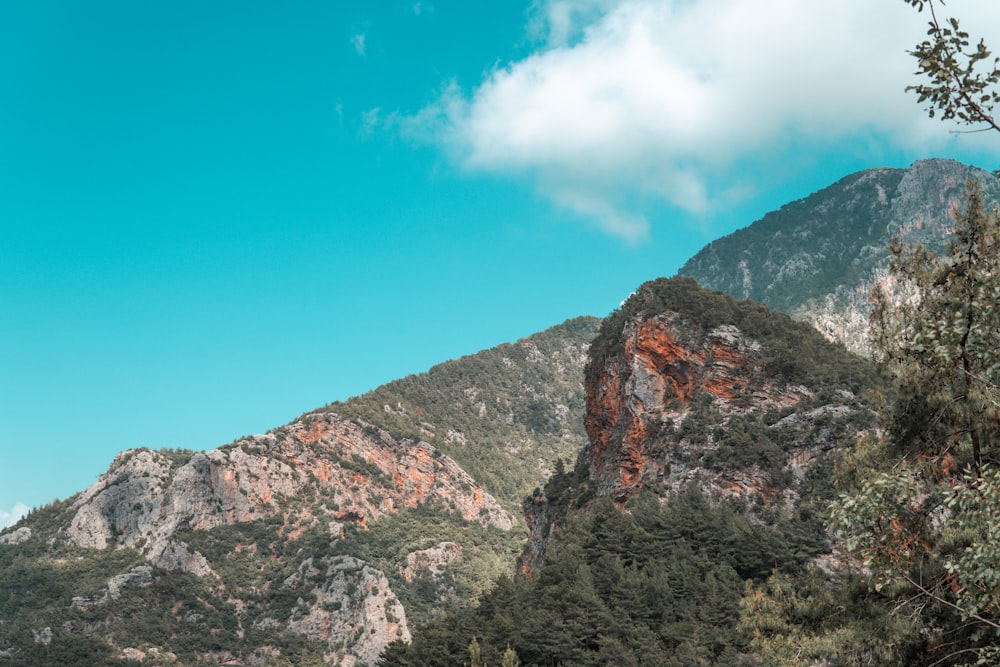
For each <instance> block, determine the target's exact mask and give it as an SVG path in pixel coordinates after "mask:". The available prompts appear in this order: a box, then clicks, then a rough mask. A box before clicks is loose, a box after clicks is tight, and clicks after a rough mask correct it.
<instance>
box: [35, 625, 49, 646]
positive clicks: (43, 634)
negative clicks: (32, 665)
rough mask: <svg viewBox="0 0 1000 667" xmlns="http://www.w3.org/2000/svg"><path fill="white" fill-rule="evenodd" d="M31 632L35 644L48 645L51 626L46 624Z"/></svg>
mask: <svg viewBox="0 0 1000 667" xmlns="http://www.w3.org/2000/svg"><path fill="white" fill-rule="evenodd" d="M31 634H32V635H33V636H34V638H35V643H36V644H42V645H43V646H48V645H49V644H51V643H52V628H50V627H48V626H46V627H44V628H42V629H41V630H32V631H31Z"/></svg>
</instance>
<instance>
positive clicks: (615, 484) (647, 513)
mask: <svg viewBox="0 0 1000 667" xmlns="http://www.w3.org/2000/svg"><path fill="white" fill-rule="evenodd" d="M585 386H586V395H587V417H586V426H587V432H588V436H589V444H588V445H587V447H586V448H585V449H584V450H583V451H581V454H580V457H579V459H578V462H577V465H576V467H575V469H573V470H569V471H567V470H561V471H557V473H556V474H555V475H553V477H552V478H551V479H550V480H549V482H548V483H547V484H546V486H545V488H544V490H540V491H539V492H537V493H535V494H534V495H533V497H532V498H531V500H530V501H529V502H528V503H527V504H526V508H525V509H526V513H527V515H528V521H529V526H530V529H531V532H530V538H529V542H528V545H527V548H526V550H525V553H524V554H523V555H522V559H521V564H522V570H524V571H527V572H530V573H532V575H533V576H529V577H522V578H518V579H514V580H502V581H501V583H500V585H499V586H498V587H497V588H495V589H494V590H493V591H491V592H490V593H489V594H487V595H486V596H484V598H483V601H482V604H480V605H479V606H478V607H477V608H476V609H474V610H472V611H470V612H467V613H462V614H456V615H449V616H447V617H446V618H444V619H442V620H439V621H432V622H431V623H430V624H429V625H424V626H420V627H419V629H417V630H416V631H415V633H414V637H413V642H412V644H410V645H404V644H403V643H401V642H398V643H394V644H392V645H391V647H390V648H389V650H388V651H387V653H386V654H385V656H384V657H383V660H382V662H381V663H380V664H382V665H384V666H385V667H402V666H404V665H429V664H433V665H455V666H456V667H457V666H458V665H461V664H464V663H465V662H466V661H467V660H468V657H469V650H468V645H469V642H470V641H471V638H472V637H477V638H478V643H479V646H480V650H481V652H482V656H483V659H484V662H485V663H486V664H496V663H498V662H499V661H500V659H501V656H502V654H503V652H504V650H505V647H506V646H507V645H510V646H511V648H512V650H513V651H515V652H516V653H517V655H518V656H519V658H520V660H521V661H522V663H523V664H526V665H553V664H572V665H594V666H597V665H610V664H613V665H658V666H659V665H670V666H673V665H676V666H678V667H680V666H682V665H683V666H685V667H690V666H692V665H706V666H707V665H732V666H734V667H735V666H736V665H747V664H753V663H752V659H751V658H750V656H749V645H748V644H747V642H746V638H745V637H743V636H742V635H741V634H740V633H739V631H738V629H737V627H736V625H737V620H738V618H739V605H740V597H741V595H742V594H743V592H744V587H745V585H746V583H745V582H746V581H747V580H750V581H752V582H762V581H764V580H765V579H766V578H767V577H769V576H770V575H771V574H772V573H774V572H781V573H799V572H802V571H803V570H805V569H806V568H807V567H809V566H810V564H811V563H813V562H822V561H823V560H824V559H828V558H830V549H831V540H830V539H829V537H828V536H827V535H826V534H825V533H824V529H823V516H824V513H825V509H826V505H827V503H828V502H829V499H830V497H831V494H832V491H831V488H830V469H831V467H832V465H833V460H834V457H835V456H837V453H838V452H839V451H840V450H842V449H843V448H846V447H850V446H851V444H852V443H853V442H854V440H855V439H856V438H857V437H859V435H860V434H862V433H864V432H865V431H866V430H868V429H870V428H871V427H872V425H873V411H872V407H871V401H872V390H873V389H876V388H877V387H878V386H879V380H878V377H877V375H876V373H875V371H874V369H873V367H872V366H871V364H870V363H869V362H868V361H866V360H865V359H863V358H861V357H857V356H854V355H852V354H850V353H848V352H847V351H846V350H844V348H843V347H842V346H840V345H836V344H833V343H830V342H828V341H826V340H825V339H824V338H823V337H822V336H821V335H820V334H819V333H818V332H816V331H815V330H814V329H812V328H811V327H809V326H808V325H806V324H804V323H801V322H796V321H794V320H792V319H791V318H789V317H788V316H786V315H783V314H780V313H776V312H774V311H770V310H768V309H767V308H766V307H764V306H762V305H760V304H757V303H754V302H749V301H736V300H734V299H733V298H732V297H729V296H727V295H724V294H721V293H717V292H716V293H713V292H709V291H707V290H705V289H703V288H701V287H700V286H698V285H697V284H696V283H695V282H694V281H693V280H691V279H688V278H672V279H669V280H666V279H659V280H656V281H651V282H649V283H646V284H644V285H642V286H641V287H640V288H639V289H638V290H636V292H635V293H634V294H633V295H632V296H631V297H629V299H628V300H627V301H626V302H625V303H624V304H623V306H622V308H621V310H619V311H618V312H616V313H614V314H613V315H612V316H610V317H608V318H607V319H605V321H604V322H603V323H602V326H601V330H600V333H599V334H598V336H597V337H596V338H595V340H594V342H593V344H592V345H591V348H590V353H589V362H588V365H587V371H586V380H585Z"/></svg>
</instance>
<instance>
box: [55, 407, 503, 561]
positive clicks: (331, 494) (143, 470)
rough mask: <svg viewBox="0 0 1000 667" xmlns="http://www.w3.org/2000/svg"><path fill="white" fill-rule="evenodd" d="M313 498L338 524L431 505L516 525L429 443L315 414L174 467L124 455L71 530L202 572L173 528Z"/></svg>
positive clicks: (230, 519)
mask: <svg viewBox="0 0 1000 667" xmlns="http://www.w3.org/2000/svg"><path fill="white" fill-rule="evenodd" d="M175 466H176V467H175ZM312 496H322V497H324V498H329V499H330V500H331V503H330V504H331V505H333V506H338V507H340V508H341V509H339V510H337V511H336V512H333V511H331V515H332V516H331V517H330V518H331V519H333V520H336V521H338V522H343V521H345V520H346V521H353V522H355V523H362V524H364V523H366V522H367V521H368V520H369V519H377V518H379V517H382V516H385V515H386V514H390V513H393V512H395V511H396V510H397V509H399V508H401V507H416V506H417V505H423V504H427V505H431V506H433V507H437V508H440V509H442V510H446V511H453V512H456V513H458V514H460V515H461V516H462V518H464V519H467V520H469V521H478V522H480V523H482V524H484V525H491V526H494V527H496V528H499V529H501V530H509V529H511V528H512V527H513V526H514V519H513V517H511V516H510V514H508V513H507V512H506V511H504V510H503V508H502V507H501V506H500V504H499V503H498V502H497V501H496V499H494V498H493V496H491V495H490V494H488V493H486V492H485V491H484V490H483V489H482V488H481V487H480V486H478V485H477V484H476V483H475V480H473V479H472V477H470V476H469V474H468V473H466V472H465V471H464V470H462V469H461V468H460V467H459V466H458V464H456V463H455V462H454V461H453V460H451V459H450V458H449V457H447V456H444V455H442V454H440V453H438V452H437V451H436V450H435V449H434V447H432V446H431V445H429V444H427V443H424V442H412V441H409V440H402V441H397V440H395V439H393V438H392V437H391V436H389V435H388V434H387V433H386V432H385V431H382V430H379V429H377V428H375V427H372V426H359V425H358V424H355V423H353V422H350V421H344V420H341V419H340V418H339V417H338V416H337V415H335V414H332V413H313V414H309V415H305V416H304V417H302V418H301V419H299V420H297V421H295V422H293V423H292V424H290V425H288V426H286V427H283V428H281V429H278V430H277V431H275V432H273V433H269V434H267V435H262V436H252V437H249V438H245V439H243V440H239V441H237V442H236V443H234V444H233V445H232V446H228V447H225V448H220V449H217V450H212V451H209V452H199V453H195V454H193V455H191V456H190V458H189V459H188V460H187V461H186V462H184V463H183V464H179V465H177V464H175V463H173V462H172V461H171V460H170V459H169V458H168V457H167V456H165V455H163V454H161V453H159V452H153V451H148V450H129V451H126V452H123V453H121V454H119V455H118V456H117V457H115V460H114V462H113V463H112V465H111V467H110V468H109V470H108V472H107V473H105V474H104V475H102V477H101V479H100V480H99V481H98V482H97V483H96V484H95V485H94V486H92V487H91V488H89V489H88V490H87V491H85V492H84V493H83V494H81V495H80V497H79V498H78V499H77V500H76V501H75V503H74V504H73V508H74V509H75V510H76V511H75V514H74V516H73V520H72V523H71V525H70V527H69V530H68V531H67V532H68V536H69V539H70V540H71V542H72V543H74V544H76V545H78V546H81V547H89V548H96V549H103V548H105V547H107V546H108V545H109V544H116V545H123V546H129V547H134V548H138V549H140V550H142V551H143V552H144V553H146V554H147V555H148V556H149V558H150V561H151V562H152V563H153V564H155V565H157V566H159V567H162V568H165V569H175V568H180V569H184V570H186V571H189V572H192V573H194V574H198V575H199V576H204V575H206V574H208V573H209V572H210V571H211V570H210V568H209V567H208V564H207V562H204V559H203V558H201V557H200V556H199V555H198V554H194V553H190V552H189V551H188V550H187V549H186V548H185V547H184V546H183V545H180V544H179V543H177V542H176V541H174V540H173V536H174V534H175V533H176V532H177V531H178V530H182V529H184V530H187V529H190V530H208V529H211V528H214V527H216V526H222V525H229V524H234V523H244V522H248V521H254V520H257V519H262V518H265V517H267V516H271V515H273V514H276V513H278V512H280V511H281V509H282V503H283V501H285V500H287V499H289V498H293V497H299V498H301V497H312Z"/></svg>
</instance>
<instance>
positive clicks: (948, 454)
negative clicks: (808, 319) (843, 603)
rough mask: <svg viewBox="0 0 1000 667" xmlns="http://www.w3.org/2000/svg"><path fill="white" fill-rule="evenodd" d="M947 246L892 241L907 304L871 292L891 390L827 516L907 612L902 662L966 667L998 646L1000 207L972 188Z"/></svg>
mask: <svg viewBox="0 0 1000 667" xmlns="http://www.w3.org/2000/svg"><path fill="white" fill-rule="evenodd" d="M948 250H949V252H948V254H946V255H937V254H936V253H933V252H930V251H929V250H927V249H926V248H924V247H922V246H911V247H903V246H902V245H901V244H898V243H896V244H894V245H893V247H892V253H893V262H892V270H893V274H894V276H895V278H896V280H897V283H898V285H899V291H900V294H901V295H902V298H899V299H898V300H897V301H896V302H895V303H894V302H893V301H892V300H891V299H890V298H889V297H888V296H887V295H886V294H885V293H884V292H882V291H881V290H876V291H875V293H874V303H875V308H874V310H873V314H872V341H873V344H874V346H875V349H876V352H877V357H878V359H879V360H880V361H881V363H882V365H883V367H884V368H885V369H886V371H887V373H888V374H889V375H890V377H891V378H892V379H893V381H894V385H895V389H896V390H895V392H894V393H893V394H892V396H891V397H890V399H889V400H888V401H887V404H886V406H885V408H884V411H883V422H884V437H883V438H881V439H880V440H878V441H876V442H873V443H869V444H868V445H867V446H865V447H863V448H860V449H859V450H858V451H857V452H856V453H855V454H854V455H853V457H850V458H848V460H847V464H848V469H847V474H846V475H845V476H844V478H843V481H842V485H843V491H842V494H841V498H840V501H839V502H838V503H837V505H836V506H835V507H834V510H833V512H832V514H831V519H832V521H831V525H832V528H833V529H834V530H836V531H838V532H839V533H840V534H841V535H842V537H843V539H844V546H845V548H846V549H847V550H848V551H849V552H850V554H851V555H852V556H853V557H854V558H856V559H857V560H858V562H859V563H860V564H861V565H862V566H863V567H864V572H865V573H866V577H867V579H868V580H869V581H870V583H871V585H872V587H873V590H874V591H875V592H876V593H878V594H879V595H880V596H881V597H882V598H884V599H885V600H887V601H890V603H891V605H892V608H893V610H894V613H895V614H899V615H904V614H906V615H908V616H909V618H910V620H911V622H910V623H909V624H906V625H905V627H901V628H897V629H898V630H899V631H900V634H899V635H897V636H896V637H894V640H895V641H894V642H892V644H893V645H895V646H899V647H906V646H908V647H910V648H911V649H912V650H913V651H915V653H914V654H913V655H909V656H907V663H906V664H934V665H951V664H962V663H964V662H965V661H967V660H968V659H969V658H970V656H972V655H977V654H978V655H979V657H981V658H982V657H984V656H986V655H987V653H986V652H987V651H992V650H993V648H994V646H995V645H996V643H997V642H998V639H1000V632H998V631H1000V613H998V611H1000V610H998V605H1000V571H998V570H997V565H996V563H997V562H1000V561H998V560H997V559H998V558H1000V540H998V534H997V533H996V532H995V531H996V528H997V525H996V521H997V520H996V514H995V512H996V510H997V508H998V505H997V499H998V498H1000V477H998V476H997V474H996V472H995V461H996V459H997V456H998V455H1000V451H998V445H1000V442H998V439H1000V435H998V433H997V428H996V424H997V420H998V419H1000V387H998V382H1000V314H998V312H997V308H996V304H997V303H998V302H1000V213H993V214H987V213H985V212H984V211H983V208H982V199H981V196H980V194H979V191H978V188H977V187H976V185H975V183H972V182H970V184H969V195H968V206H967V208H966V209H965V210H964V211H962V212H959V213H957V214H956V218H955V229H954V237H953V239H952V240H951V242H950V243H949V246H948ZM962 469H965V470H966V472H965V473H960V472H959V471H960V470H962ZM895 659H897V660H899V659H900V654H899V653H897V654H896V655H895Z"/></svg>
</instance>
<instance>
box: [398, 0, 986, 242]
mask: <svg viewBox="0 0 1000 667" xmlns="http://www.w3.org/2000/svg"><path fill="white" fill-rule="evenodd" d="M948 10H949V11H952V12H954V13H955V15H957V16H959V17H961V18H962V20H963V26H967V27H968V28H969V29H970V31H971V32H972V33H973V37H977V36H979V34H978V32H977V31H978V30H980V29H982V28H983V27H987V28H989V27H992V28H993V29H994V30H995V31H996V27H997V26H1000V5H998V4H997V3H981V2H980V3H973V2H965V3H962V2H959V1H958V0H956V2H955V3H949V5H948ZM925 28H926V17H925V16H922V15H919V14H917V13H916V12H914V11H913V10H912V9H910V8H908V7H906V6H905V4H904V3H903V2H882V3H872V2H870V0H841V1H839V2H822V3H813V2H808V3H804V2H798V1H796V0H760V1H759V2H753V3H750V2H746V1H745V0H712V1H711V2H709V1H708V0H683V1H682V0H618V1H616V2H612V1H608V0H603V1H602V0H591V1H588V2H582V3H568V2H565V0H553V1H550V2H547V3H542V4H539V5H537V6H536V8H535V15H534V20H533V21H532V23H531V24H530V25H529V32H531V33H532V34H534V35H535V37H536V38H539V43H540V46H539V48H538V49H537V50H536V51H535V52H534V53H533V54H531V55H530V56H528V57H526V58H524V59H522V60H519V61H517V62H513V63H510V64H508V65H507V66H505V67H500V68H498V69H495V70H494V71H492V72H491V73H489V74H488V75H487V76H486V77H485V79H484V80H483V81H482V82H481V83H480V84H479V85H478V86H477V87H476V88H475V89H473V90H471V91H465V90H462V89H461V88H459V87H458V86H457V85H455V84H451V85H449V86H446V87H445V88H444V90H443V92H442V93H441V94H440V96H439V97H438V98H437V100H436V101H435V102H434V103H433V104H431V105H429V106H428V107H426V108H424V109H423V110H422V111H421V112H420V113H418V114H416V115H415V116H414V117H411V118H409V119H407V121H406V129H408V130H409V131H410V132H412V133H416V134H418V135H420V136H422V137H423V138H425V139H427V140H430V141H433V142H434V143H437V144H439V145H441V146H442V147H445V148H446V149H447V150H449V151H450V152H451V154H452V155H453V157H455V159H456V160H457V161H458V162H459V163H460V164H461V165H462V166H463V167H464V168H466V169H468V170H472V171H482V172H493V173H501V174H508V175H511V176H515V177H525V176H527V177H529V178H531V179H533V180H534V182H535V183H536V184H537V187H538V188H539V190H540V191H541V192H542V193H543V194H545V195H546V196H548V197H549V198H550V199H551V200H552V201H553V202H555V203H556V204H557V205H559V206H561V207H564V208H566V209H568V210H570V211H573V212H574V213H576V214H578V215H581V216H583V217H585V218H589V219H591V220H593V221H594V222H595V223H596V224H598V225H600V227H602V228H603V229H604V230H606V231H607V232H609V233H611V234H614V235H616V236H619V237H622V238H624V239H626V240H629V241H638V240H641V239H642V238H643V237H645V236H646V235H647V234H648V230H649V222H648V220H647V217H646V216H647V212H648V210H649V209H650V208H651V206H652V205H655V204H662V203H664V202H665V203H667V204H669V205H671V206H674V207H677V208H679V209H682V210H683V211H686V212H688V213H691V214H695V215H701V214H705V213H708V212H710V211H711V210H712V209H713V208H714V207H718V206H724V205H725V204H726V202H728V201H732V200H733V199H734V198H738V197H740V196H744V195H745V194H746V193H747V192H752V191H753V190H754V189H755V187H756V183H755V180H754V178H753V177H752V176H745V174H755V173H760V172H762V171H766V168H765V167H766V165H767V164H771V163H775V162H778V161H784V160H786V159H795V158H794V155H796V154H798V153H799V151H800V150H801V149H802V148H803V147H810V150H811V151H812V152H814V153H820V154H821V153H822V151H823V149H824V147H827V148H829V147H832V146H835V145H837V144H841V145H842V144H843V142H845V141H851V142H858V145H859V149H858V150H859V151H865V150H871V151H873V152H874V153H876V154H877V153H879V152H882V151H886V150H894V149H907V150H930V149H931V148H932V147H933V146H934V145H935V144H936V142H940V141H941V140H942V138H944V137H947V127H946V126H943V125H941V124H940V123H937V122H934V121H930V120H929V119H927V118H926V117H925V114H924V112H923V111H922V110H921V108H920V107H919V105H918V104H917V103H916V98H915V96H913V95H912V94H909V93H906V92H904V88H905V87H906V86H907V85H908V84H911V83H913V82H914V80H915V79H914V78H913V76H912V72H913V70H914V63H913V62H912V58H911V57H910V56H909V55H908V54H907V53H906V51H907V49H910V48H912V47H913V45H914V44H915V43H916V42H917V41H919V40H920V39H921V38H922V37H923V35H924V33H925ZM983 36H985V37H986V38H987V41H988V43H994V44H996V43H1000V41H998V40H997V39H995V38H994V39H992V40H991V39H990V35H988V34H986V35H983ZM866 146H867V148H866ZM748 167H749V168H748ZM737 173H738V174H739V175H737ZM720 181H725V182H726V183H728V185H727V186H726V189H725V190H722V191H720V190H718V189H717V188H716V186H714V185H713V183H716V182H720Z"/></svg>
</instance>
